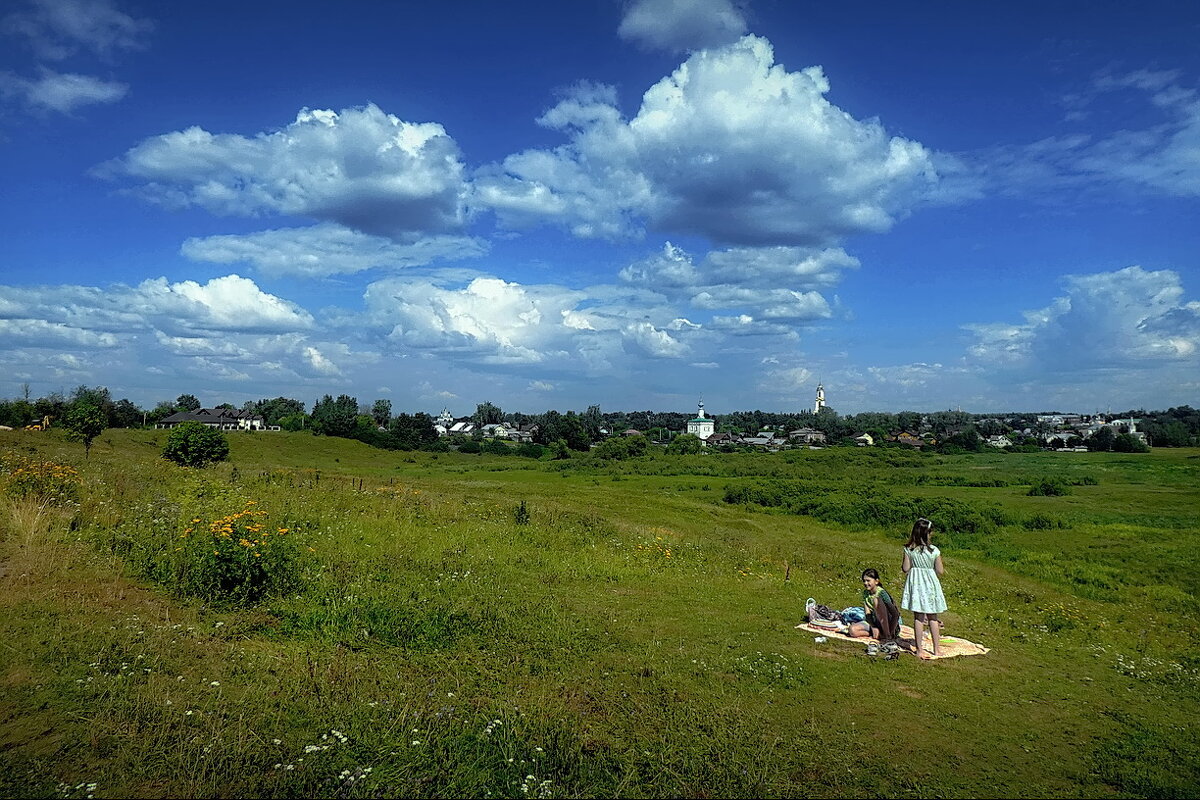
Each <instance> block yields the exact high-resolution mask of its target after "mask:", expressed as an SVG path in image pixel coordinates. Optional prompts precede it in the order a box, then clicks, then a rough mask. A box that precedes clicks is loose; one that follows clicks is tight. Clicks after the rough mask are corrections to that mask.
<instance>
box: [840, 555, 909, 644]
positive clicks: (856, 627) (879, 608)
mask: <svg viewBox="0 0 1200 800" xmlns="http://www.w3.org/2000/svg"><path fill="white" fill-rule="evenodd" d="M862 584H863V593H862V597H863V608H864V609H865V610H866V612H867V618H866V620H864V621H863V622H855V623H854V624H853V625H851V626H850V629H849V631H848V633H849V634H850V635H851V636H857V637H860V638H865V637H868V636H874V637H875V638H876V639H878V640H879V641H881V642H895V641H896V639H897V637H899V636H900V611H899V609H897V608H896V603H895V601H894V600H892V596H891V595H890V594H888V590H887V589H885V588H883V586H882V585H881V584H880V582H879V570H877V569H874V568H871V569H864V570H863V573H862Z"/></svg>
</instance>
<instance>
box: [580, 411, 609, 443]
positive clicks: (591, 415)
mask: <svg viewBox="0 0 1200 800" xmlns="http://www.w3.org/2000/svg"><path fill="white" fill-rule="evenodd" d="M581 419H582V420H583V427H584V430H586V431H587V435H588V438H589V439H591V440H592V441H593V442H594V441H596V440H598V439H599V438H600V435H601V434H600V429H601V428H603V427H604V415H603V414H602V413H600V406H598V405H591V406H588V408H587V411H585V412H583V415H582V417H581Z"/></svg>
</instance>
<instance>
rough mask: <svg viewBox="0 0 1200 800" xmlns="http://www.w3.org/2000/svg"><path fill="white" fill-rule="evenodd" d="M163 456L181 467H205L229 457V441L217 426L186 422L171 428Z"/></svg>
mask: <svg viewBox="0 0 1200 800" xmlns="http://www.w3.org/2000/svg"><path fill="white" fill-rule="evenodd" d="M162 457H163V458H165V459H167V460H168V461H174V462H175V463H176V464H178V465H180V466H181V467H205V466H208V465H209V464H212V463H214V462H217V461H224V460H225V459H227V458H229V442H228V441H227V440H226V439H225V434H223V433H221V432H220V431H218V430H216V429H215V428H210V427H208V426H206V425H203V424H201V423H199V422H185V423H183V424H182V425H177V426H176V427H174V428H172V429H171V433H170V434H169V435H168V436H167V444H166V446H164V447H163V451H162Z"/></svg>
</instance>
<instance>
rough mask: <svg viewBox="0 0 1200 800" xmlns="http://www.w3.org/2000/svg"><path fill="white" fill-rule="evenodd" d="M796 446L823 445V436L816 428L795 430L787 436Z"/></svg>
mask: <svg viewBox="0 0 1200 800" xmlns="http://www.w3.org/2000/svg"><path fill="white" fill-rule="evenodd" d="M788 439H790V440H791V441H792V442H794V443H796V444H825V434H824V433H822V432H821V431H819V430H817V429H816V428H797V429H796V430H794V431H792V432H790V433H789V434H788Z"/></svg>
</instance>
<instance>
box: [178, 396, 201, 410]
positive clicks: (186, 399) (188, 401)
mask: <svg viewBox="0 0 1200 800" xmlns="http://www.w3.org/2000/svg"><path fill="white" fill-rule="evenodd" d="M198 408H200V400H199V398H197V397H196V395H194V394H181V395H179V397H176V398H175V409H176V410H177V411H195V410H196V409H198Z"/></svg>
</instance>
